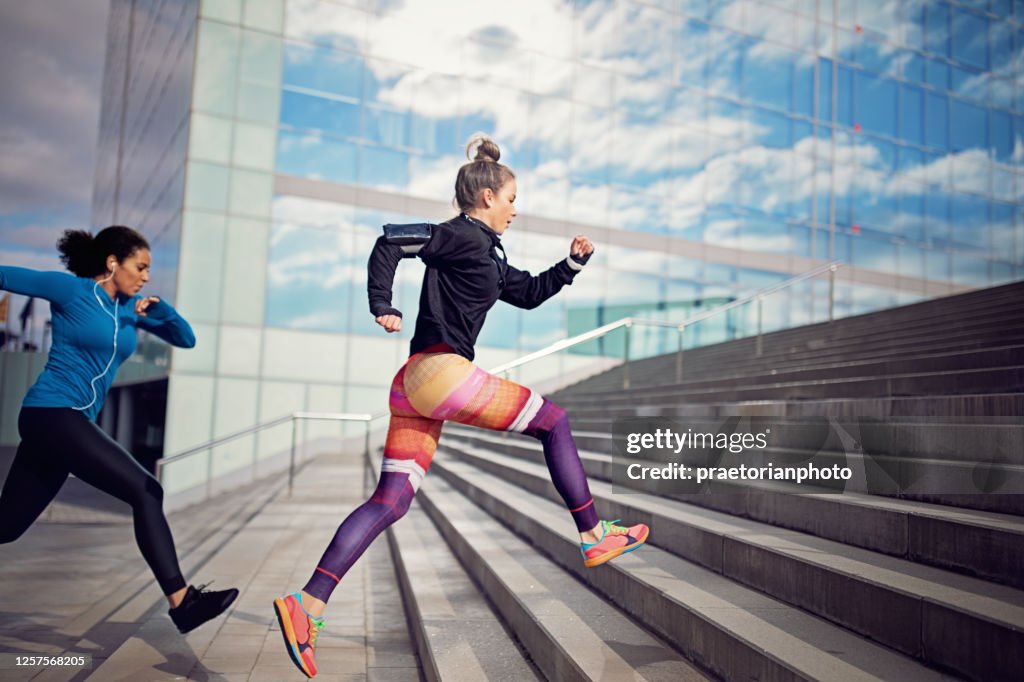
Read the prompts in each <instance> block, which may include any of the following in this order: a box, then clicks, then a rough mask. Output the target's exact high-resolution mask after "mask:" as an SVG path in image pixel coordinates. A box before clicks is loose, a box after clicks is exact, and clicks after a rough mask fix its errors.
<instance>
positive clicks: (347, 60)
mask: <svg viewBox="0 0 1024 682" xmlns="http://www.w3.org/2000/svg"><path fill="white" fill-rule="evenodd" d="M282 81H283V83H284V85H285V86H293V87H294V88H297V89H302V91H315V92H322V93H328V94H332V95H342V96H343V97H345V98H348V100H347V101H350V102H356V101H358V100H359V99H361V98H362V95H363V60H362V58H360V57H359V56H358V55H355V54H351V53H348V52H342V51H338V50H329V49H326V48H323V47H313V46H309V45H297V44H295V43H285V46H284V73H283V76H282Z"/></svg>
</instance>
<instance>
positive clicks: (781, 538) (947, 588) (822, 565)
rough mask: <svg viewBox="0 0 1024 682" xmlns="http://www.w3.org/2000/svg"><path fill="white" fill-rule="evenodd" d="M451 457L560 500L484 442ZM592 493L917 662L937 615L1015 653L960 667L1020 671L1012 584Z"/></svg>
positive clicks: (665, 539)
mask: <svg viewBox="0 0 1024 682" xmlns="http://www.w3.org/2000/svg"><path fill="white" fill-rule="evenodd" d="M459 453H460V456H461V459H462V460H463V461H465V462H467V463H469V464H471V465H472V466H474V467H475V468H478V469H480V470H481V471H485V472H486V473H488V474H490V475H492V476H494V477H495V478H496V479H498V480H501V481H505V482H507V483H509V484H512V485H515V486H518V487H520V488H523V489H526V490H529V491H530V492H531V493H533V494H535V495H540V496H542V497H544V498H546V499H548V500H550V501H551V502H552V503H554V504H556V505H557V504H559V503H560V501H561V499H560V497H559V496H558V493H557V492H556V491H555V490H554V486H553V485H552V484H551V483H550V478H549V474H548V471H547V468H546V467H544V466H543V465H538V464H531V463H528V462H524V461H522V460H515V459H512V458H509V457H505V456H503V455H498V454H496V453H494V452H493V451H490V450H486V449H483V448H475V447H464V446H460V447H459ZM591 493H592V494H593V495H594V502H595V505H596V507H597V508H598V509H600V510H601V512H602V513H604V514H607V515H610V516H614V517H620V518H623V519H628V520H630V521H631V522H633V521H641V522H644V523H647V524H648V525H650V527H651V528H653V529H657V531H658V532H657V534H652V540H651V541H652V543H653V544H655V545H656V546H660V547H661V548H662V549H665V550H666V551H669V552H671V553H673V554H675V555H677V556H680V557H682V558H684V559H687V560H688V561H692V562H694V563H697V564H699V565H701V566H704V567H706V568H709V569H711V570H713V571H715V572H716V573H721V574H723V575H725V576H727V577H729V578H731V579H733V580H736V581H738V582H741V583H743V584H745V585H748V586H750V587H753V588H754V589H757V590H758V591H760V592H763V593H765V594H768V595H771V596H772V597H775V598H776V599H780V600H782V601H785V602H786V603H789V604H792V605H794V606H799V607H801V608H803V609H805V610H807V611H809V612H811V613H813V614H815V615H817V616H820V617H822V618H825V619H827V620H829V621H831V622H833V623H835V624H837V625H840V626H842V627H845V628H847V629H850V630H852V631H854V632H857V633H858V634H861V635H863V636H865V637H869V638H871V639H872V640H875V641H877V642H879V643H881V644H884V645H886V646H888V647H891V648H893V649H896V650H897V651H900V652H902V653H905V654H908V655H910V656H913V657H916V658H919V659H922V660H923V661H925V662H926V663H929V664H932V665H939V664H942V663H944V661H942V660H936V659H932V658H931V651H932V650H933V648H934V647H935V646H937V645H938V642H935V641H929V639H928V637H929V635H928V633H927V632H926V631H925V623H928V622H929V621H932V620H943V621H944V622H946V623H947V625H948V627H951V628H954V629H955V630H956V631H957V632H960V633H972V634H973V636H975V637H977V636H984V637H985V638H986V639H989V638H991V639H993V640H994V645H995V646H996V647H997V648H999V649H1002V650H1004V651H1019V653H1020V655H1019V656H1018V657H1017V658H1016V659H1015V658H1014V657H1013V655H1010V656H1006V665H1007V666H1009V667H1008V668H1004V669H995V670H994V669H993V668H991V667H990V663H988V662H987V661H978V660H973V659H970V658H969V657H966V656H965V657H964V660H963V663H962V665H964V666H965V667H963V668H960V669H959V672H961V673H964V674H967V675H968V676H977V675H978V673H982V672H984V673H985V674H992V673H993V672H994V673H995V675H996V676H997V677H999V676H1003V675H1005V674H1006V673H1007V672H1009V671H1010V670H1024V646H1022V645H1024V592H1022V591H1021V590H1017V589H1013V588H1010V587H1005V586H1002V585H995V584H992V583H986V582H984V581H981V580H978V579H975V578H969V577H966V576H962V575H956V574H953V573H949V572H947V571H941V570H939V569H935V568H932V567H928V566H921V565H919V564H914V563H912V562H910V561H905V560H901V559H895V558H892V557H888V556H884V555H880V554H876V553H873V552H868V551H865V550H862V549H859V548H854V547H849V546H847V545H843V544H840V543H837V542H833V541H829V540H823V539H821V538H817V537H813V536H810V535H807V534H804V533H798V532H795V531H788V530H782V529H777V528H772V527H770V526H767V525H765V524H763V523H759V522H755V521H749V520H745V519H738V518H735V517H731V516H727V515H725V514H721V513H717V512H713V511H709V510H706V509H700V508H696V507H693V506H692V505H686V504H682V503H679V502H676V501H672V500H664V499H660V498H658V497H656V496H653V495H649V494H643V493H640V494H633V495H622V494H613V493H612V486H611V485H609V484H607V483H604V482H601V481H592V482H591ZM810 585H813V589H810V590H809V589H808V586H810ZM880 603H885V604H886V605H887V608H886V609H885V610H884V611H883V610H880V609H878V608H877V605H878V604H880ZM971 636H972V635H968V638H970V637H971Z"/></svg>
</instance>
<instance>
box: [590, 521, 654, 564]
mask: <svg viewBox="0 0 1024 682" xmlns="http://www.w3.org/2000/svg"><path fill="white" fill-rule="evenodd" d="M650 534H651V531H650V529H648V530H647V532H646V533H645V534H644V536H643V537H642V538H639V539H638V540H637V541H636V542H634V543H633V544H632V545H626V546H625V547H620V548H619V549H613V550H611V551H610V552H605V553H604V554H602V555H600V556H596V557H594V558H593V559H585V560H584V561H583V565H584V566H585V567H587V568H594V567H595V566H600V565H601V564H603V563H607V562H609V561H611V560H612V559H614V558H615V557H618V556H622V555H623V554H629V553H630V552H632V551H633V550H634V549H640V547H641V546H642V545H643V544H644V543H645V542H647V537H648V536H649V535H650Z"/></svg>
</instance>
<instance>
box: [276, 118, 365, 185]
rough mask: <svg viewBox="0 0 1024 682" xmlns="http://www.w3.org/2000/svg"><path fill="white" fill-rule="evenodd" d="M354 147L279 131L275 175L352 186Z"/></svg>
mask: <svg viewBox="0 0 1024 682" xmlns="http://www.w3.org/2000/svg"><path fill="white" fill-rule="evenodd" d="M357 153H358V147H357V146H356V145H355V143H352V142H346V141H344V140H338V139H336V138H333V137H325V136H324V135H321V134H320V133H306V132H300V131H290V130H285V129H281V132H280V134H279V135H278V140H277V172H279V173H285V174H287V175H298V176H303V177H308V178H313V179H316V180H329V181H331V182H344V183H354V182H355V181H356V156H357Z"/></svg>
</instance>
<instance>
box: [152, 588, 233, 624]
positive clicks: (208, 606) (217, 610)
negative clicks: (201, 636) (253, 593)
mask: <svg viewBox="0 0 1024 682" xmlns="http://www.w3.org/2000/svg"><path fill="white" fill-rule="evenodd" d="M209 584H210V583H207V584H206V585H200V586H199V587H198V588H196V587H192V586H191V585H189V586H188V591H186V592H185V598H184V599H182V600H181V603H180V604H178V605H177V606H176V607H174V608H173V609H170V610H169V611H168V612H167V614H168V615H169V616H170V617H171V620H173V621H174V624H175V625H177V626H178V631H179V632H180V633H181V634H185V633H186V632H191V631H192V630H195V629H196V628H197V627H199V626H200V625H202V624H203V623H205V622H206V621H208V620H210V619H211V618H216V617H217V616H219V615H220V614H222V613H224V611H226V610H227V608H228V607H229V606H231V602H233V601H235V597H237V596H238V590H236V589H234V588H231V589H230V590H221V591H220V592H213V591H204V589H205V588H206V586H207V585H209Z"/></svg>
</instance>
